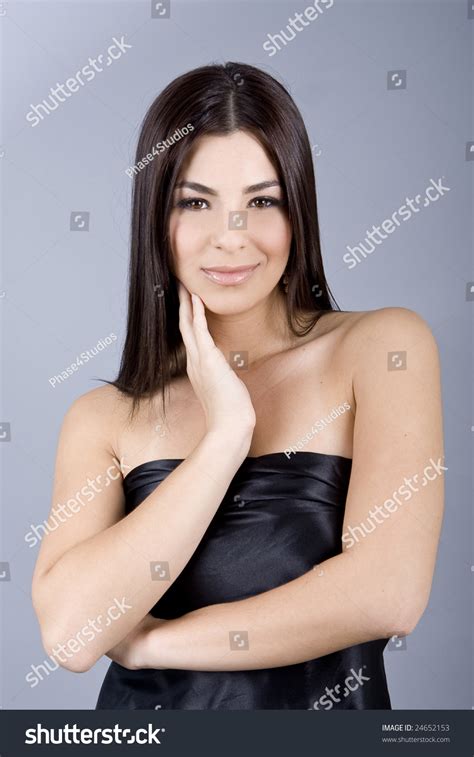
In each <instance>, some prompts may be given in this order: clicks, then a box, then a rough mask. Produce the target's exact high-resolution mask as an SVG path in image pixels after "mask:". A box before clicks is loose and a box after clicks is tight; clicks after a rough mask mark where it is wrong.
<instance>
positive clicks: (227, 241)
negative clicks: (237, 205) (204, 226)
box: [211, 210, 247, 250]
mask: <svg viewBox="0 0 474 757" xmlns="http://www.w3.org/2000/svg"><path fill="white" fill-rule="evenodd" d="M211 244H212V246H213V247H215V248H216V249H218V250H222V249H224V250H241V249H244V248H245V247H246V246H247V212H246V211H244V210H235V211H231V212H229V213H226V214H225V215H224V216H223V217H222V219H221V220H220V226H219V228H216V229H214V231H213V233H212V237H211Z"/></svg>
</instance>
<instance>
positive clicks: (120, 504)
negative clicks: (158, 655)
mask: <svg viewBox="0 0 474 757" xmlns="http://www.w3.org/2000/svg"><path fill="white" fill-rule="evenodd" d="M197 307H198V306H196V308H197ZM184 310H185V312H184V314H183V313H182V312H181V310H180V328H182V333H183V339H184V340H185V344H186V349H187V351H188V374H189V375H190V377H192V378H191V381H192V384H193V388H194V389H195V391H196V393H197V394H198V397H199V399H200V400H201V402H202V404H203V406H204V409H205V413H206V427H207V431H206V433H205V434H204V436H203V438H202V440H201V441H200V442H199V444H198V445H197V446H196V448H195V449H194V450H193V451H192V452H191V454H190V455H189V456H188V457H187V458H186V459H185V460H184V461H183V462H182V463H181V464H180V465H179V466H178V467H177V468H176V469H175V470H173V471H172V472H171V473H170V474H169V475H168V476H167V477H166V479H165V480H164V481H163V482H162V483H161V484H160V485H159V486H158V487H156V489H155V490H154V491H153V492H152V493H151V494H150V495H149V496H148V497H147V498H146V499H145V500H144V501H143V502H142V503H141V504H140V505H139V506H138V507H137V508H135V510H133V511H132V512H131V513H129V514H128V515H127V516H126V517H124V498H123V491H122V478H121V476H120V475H116V474H112V469H113V467H114V466H113V465H112V461H113V455H114V445H113V444H112V443H111V441H110V440H111V439H113V437H114V433H113V431H114V428H113V422H114V417H115V416H116V414H119V415H120V402H119V401H118V399H117V393H114V392H111V390H110V389H109V388H108V387H105V388H103V387H101V388H100V389H97V390H94V391H93V392H89V393H88V394H87V395H84V396H83V397H81V398H79V400H77V401H76V402H75V403H74V404H73V405H72V407H71V409H70V410H69V412H68V413H67V416H66V419H65V421H64V424H63V428H62V431H61V435H60V440H59V446H58V453H57V460H56V475H55V482H54V491H53V501H54V502H55V503H57V502H59V503H66V504H70V503H71V502H75V510H74V512H73V513H72V516H71V517H66V518H64V513H65V510H64V509H63V511H62V516H63V520H62V522H60V523H59V525H58V526H57V527H56V529H55V530H50V531H48V532H47V533H46V535H45V536H44V539H43V542H42V545H41V551H40V554H39V557H38V561H37V565H36V569H35V574H34V577H33V602H34V607H35V610H36V613H37V616H38V619H39V623H40V627H41V632H42V637H43V643H44V646H45V649H46V650H47V651H48V654H53V655H55V656H57V657H59V660H60V661H61V664H63V666H64V667H66V668H68V669H69V670H73V671H76V672H82V671H85V670H88V669H89V668H90V667H91V666H92V665H93V664H94V663H95V662H96V661H97V660H98V659H99V657H101V656H102V655H103V654H105V652H106V651H107V650H108V649H110V648H111V647H113V646H114V645H115V644H117V643H118V642H119V641H120V640H121V639H123V638H124V637H125V636H126V635H127V634H128V633H129V632H130V630H131V629H133V628H134V627H135V626H136V625H137V623H139V622H140V621H141V619H142V618H143V617H144V616H145V615H146V614H147V613H148V612H149V610H150V609H151V608H152V607H153V605H154V604H155V603H156V602H157V601H158V600H159V599H160V598H161V596H162V595H163V594H164V593H165V591H167V589H168V588H169V586H170V585H171V583H173V581H174V580H176V578H177V576H178V575H179V574H180V572H181V571H182V570H183V568H184V567H185V565H186V563H187V562H188V560H189V559H190V557H191V556H192V554H193V553H194V551H195V549H196V548H197V546H198V544H199V542H200V541H201V539H202V537H203V535H204V533H205V531H206V529H207V527H208V526H209V523H210V521H211V519H212V518H213V516H214V515H215V512H216V510H217V508H218V506H219V504H220V502H221V501H222V499H223V497H224V495H225V492H226V490H227V488H228V486H229V483H230V481H231V480H232V478H233V476H234V475H235V473H236V471H237V469H238V468H239V466H240V465H241V463H242V461H243V459H244V458H245V456H246V454H247V452H248V449H249V446H250V441H251V438H252V430H253V426H252V421H253V419H254V411H253V407H252V404H251V401H250V397H249V395H248V392H247V390H246V388H245V386H244V384H243V383H242V382H241V381H240V379H238V378H237V376H236V374H235V373H234V371H233V370H232V369H231V368H230V366H229V365H228V363H227V361H226V360H225V358H224V356H223V355H222V353H221V352H220V351H219V350H218V349H217V347H216V346H215V345H214V342H213V341H212V338H211V336H210V334H209V332H208V331H207V325H206V322H205V317H204V308H203V305H202V303H200V305H199V308H198V309H196V310H195V311H194V316H193V318H192V317H191V310H190V302H185V308H184ZM111 397H112V399H110V398H111ZM116 402H117V404H115V403H116ZM252 414H253V417H252ZM220 416H222V418H223V421H220V422H219V417H220ZM253 422H254V421H253ZM164 456H165V455H164V454H161V457H164ZM157 457H160V452H158V454H157ZM106 471H108V472H109V473H108V475H109V476H110V478H108V479H107V483H104V479H105V477H106V476H105V474H106ZM116 472H117V471H116ZM111 474H112V475H111ZM90 482H92V488H93V490H94V492H95V494H94V496H93V497H92V500H85V501H84V499H82V497H84V498H85V497H86V494H85V492H86V486H91V484H90ZM197 491H199V497H197V496H196V492H197ZM78 501H79V502H80V503H81V506H78V505H77V502H78ZM63 508H64V505H63ZM54 509H55V508H53V509H52V511H51V521H50V522H51V523H52V522H53V515H54V513H53V510H54ZM56 509H57V508H56ZM66 512H67V510H66ZM162 561H166V562H167V563H168V565H169V575H170V580H161V581H156V580H155V581H154V580H152V575H151V563H152V562H162Z"/></svg>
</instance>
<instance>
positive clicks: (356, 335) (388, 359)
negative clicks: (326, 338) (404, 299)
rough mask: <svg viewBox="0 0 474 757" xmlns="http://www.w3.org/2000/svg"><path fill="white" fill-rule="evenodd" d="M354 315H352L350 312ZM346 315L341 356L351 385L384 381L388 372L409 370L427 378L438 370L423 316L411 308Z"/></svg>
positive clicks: (432, 336) (428, 329)
mask: <svg viewBox="0 0 474 757" xmlns="http://www.w3.org/2000/svg"><path fill="white" fill-rule="evenodd" d="M351 315H353V314H351ZM357 316H358V317H356V318H352V319H351V318H349V319H347V322H346V328H345V329H344V338H343V343H344V356H345V360H346V361H347V362H348V364H349V365H350V367H351V372H352V378H353V386H354V389H356V387H357V384H358V385H359V388H361V387H362V385H365V387H366V388H369V389H370V387H371V386H373V385H374V384H375V382H378V383H380V382H382V383H385V381H386V380H388V378H389V375H392V374H390V373H389V372H390V371H398V370H409V371H410V373H411V375H413V377H414V376H415V375H417V376H418V378H421V377H423V379H426V380H430V378H431V379H435V378H436V377H437V376H436V374H438V373H439V352H438V346H437V343H436V340H435V337H434V335H433V332H432V331H431V328H430V326H429V325H428V323H427V322H426V321H425V319H424V318H423V317H422V316H421V315H419V313H416V312H415V311H414V310H410V309H409V308H403V307H386V308H380V309H378V310H367V311H364V312H362V313H358V314H357Z"/></svg>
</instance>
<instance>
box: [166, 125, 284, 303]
mask: <svg viewBox="0 0 474 757" xmlns="http://www.w3.org/2000/svg"><path fill="white" fill-rule="evenodd" d="M291 237H292V232H291V227H290V224H289V221H288V217H287V207H286V203H285V196H284V192H283V188H282V187H281V186H280V184H279V181H278V176H277V172H276V170H275V168H274V167H273V165H272V163H271V162H270V160H269V159H268V157H267V155H266V153H265V151H264V150H263V148H262V147H261V145H260V144H259V142H258V141H257V140H256V139H254V137H252V136H250V135H249V134H247V133H246V132H243V131H237V132H233V133H232V134H229V135H226V136H205V137H202V138H201V139H199V141H197V142H196V144H195V145H194V147H193V150H192V151H191V153H190V155H189V156H188V158H187V161H186V163H185V165H184V168H183V172H182V174H181V176H180V178H179V179H178V182H177V186H176V189H175V194H174V198H173V210H172V213H171V217H170V238H171V248H172V253H173V264H174V273H175V275H176V276H177V278H178V279H179V280H180V281H182V283H183V284H184V285H185V287H186V288H187V289H188V290H189V291H190V292H195V293H196V294H198V295H199V296H200V297H201V299H202V300H203V302H204V304H205V306H206V307H207V308H208V309H209V310H210V311H211V312H213V313H218V314H226V313H228V314H231V313H239V312H244V311H245V310H248V309H250V308H252V307H253V306H255V305H256V304H258V303H259V302H262V301H263V300H264V299H265V298H266V297H268V296H269V294H270V293H272V292H273V291H274V289H275V287H277V285H278V281H279V279H280V278H281V276H282V274H283V272H284V270H285V266H286V263H287V260H288V255H289V251H290V244H291ZM215 269H220V270H215Z"/></svg>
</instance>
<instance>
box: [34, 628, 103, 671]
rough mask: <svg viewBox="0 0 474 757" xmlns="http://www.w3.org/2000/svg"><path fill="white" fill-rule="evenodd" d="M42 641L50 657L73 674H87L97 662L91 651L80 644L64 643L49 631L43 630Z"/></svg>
mask: <svg viewBox="0 0 474 757" xmlns="http://www.w3.org/2000/svg"><path fill="white" fill-rule="evenodd" d="M41 640H42V643H43V648H44V650H45V652H46V653H47V655H48V657H49V658H50V659H51V660H53V661H54V663H55V664H56V663H57V664H58V665H59V666H60V667H61V668H64V670H69V671H70V672H71V673H87V671H88V670H90V669H91V668H92V667H93V666H94V665H95V663H96V662H97V659H95V658H94V657H93V655H92V654H91V653H90V650H87V649H86V648H81V647H80V645H79V644H78V643H77V646H75V645H73V644H71V640H69V641H68V642H66V643H64V642H63V641H62V640H60V639H58V638H57V636H56V635H54V634H51V633H50V632H48V630H47V629H45V630H42V633H41Z"/></svg>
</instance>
